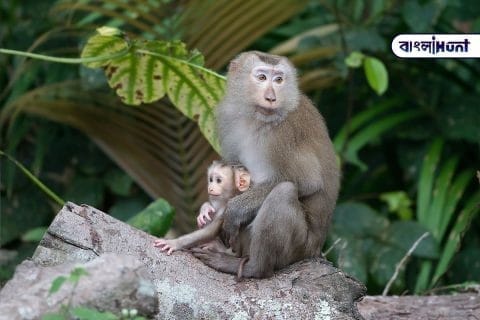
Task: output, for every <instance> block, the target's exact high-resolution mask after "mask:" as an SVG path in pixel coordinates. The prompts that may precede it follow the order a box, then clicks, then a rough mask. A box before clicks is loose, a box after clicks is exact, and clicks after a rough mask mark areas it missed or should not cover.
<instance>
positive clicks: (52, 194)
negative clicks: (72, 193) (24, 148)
mask: <svg viewBox="0 0 480 320" xmlns="http://www.w3.org/2000/svg"><path fill="white" fill-rule="evenodd" d="M0 156H5V157H6V158H7V159H8V160H10V161H12V162H13V163H14V164H15V165H16V166H17V167H18V168H19V169H20V170H21V171H22V172H23V173H24V174H25V175H26V176H27V178H29V179H30V180H31V181H32V182H33V183H34V184H35V185H36V186H37V187H39V188H40V190H42V191H43V192H44V193H45V194H46V195H47V196H48V197H50V199H52V200H53V201H55V202H56V203H58V204H59V205H61V206H63V205H64V204H65V201H64V200H62V198H60V197H59V196H57V195H56V194H55V192H53V191H52V190H50V189H49V188H48V187H47V186H46V185H44V184H43V183H42V182H41V181H40V180H39V179H38V178H37V177H35V176H34V175H33V174H32V173H31V172H30V171H29V170H28V169H27V168H25V167H24V166H23V165H22V164H21V163H20V162H18V161H17V160H15V159H14V158H13V157H12V156H10V155H8V154H6V153H5V152H3V151H2V150H0Z"/></svg>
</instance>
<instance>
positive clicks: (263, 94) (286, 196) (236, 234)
mask: <svg viewBox="0 0 480 320" xmlns="http://www.w3.org/2000/svg"><path fill="white" fill-rule="evenodd" d="M217 127H218V134H219V138H220V145H221V148H222V153H223V154H222V156H223V157H224V159H225V160H226V161H229V162H240V163H242V164H243V165H244V166H245V167H246V168H247V170H248V171H249V172H250V174H251V180H252V183H253V187H251V188H250V189H248V190H247V191H245V192H244V193H243V194H241V195H238V196H236V197H234V198H232V199H231V200H229V202H228V205H227V209H226V210H225V212H224V219H225V220H224V224H223V229H224V231H225V233H226V236H227V239H228V240H229V242H230V244H231V245H232V247H233V248H234V251H235V252H236V253H237V255H238V256H240V257H235V256H231V255H227V254H225V253H221V252H212V251H208V250H202V249H200V248H196V249H194V250H193V253H194V255H195V256H196V257H197V258H199V259H200V260H202V261H203V262H204V263H205V264H207V265H209V266H210V267H212V268H214V269H216V270H218V271H222V272H226V273H231V274H237V271H238V270H240V271H242V267H243V271H242V273H243V276H244V277H254V278H264V277H269V276H271V275H272V274H273V272H274V270H277V269H280V268H282V267H285V266H287V265H289V264H291V263H293V262H295V261H298V260H301V259H304V258H308V257H314V256H319V255H320V254H321V252H320V250H321V248H322V246H323V243H324V242H325V238H326V235H327V231H328V227H329V225H330V221H331V216H332V212H333V210H334V208H335V203H336V200H337V196H338V190H339V185H340V181H339V180H340V172H339V168H338V166H337V160H336V156H335V152H334V149H333V146H332V142H331V140H330V138H329V135H328V131H327V128H326V125H325V123H324V120H323V118H322V116H321V115H320V114H319V112H318V111H317V109H316V108H315V107H314V106H313V105H312V103H311V102H310V100H309V99H308V98H307V97H306V96H305V95H303V94H302V93H301V92H300V90H299V88H298V84H297V77H296V70H295V68H294V67H293V65H292V64H291V63H290V62H289V61H288V59H287V58H284V57H280V56H275V55H269V54H265V53H261V52H257V51H253V52H245V53H242V54H240V55H239V56H238V57H237V58H236V59H234V60H233V61H232V62H231V63H230V66H229V70H228V74H227V91H226V95H225V97H224V99H223V101H222V102H221V103H220V105H219V106H218V108H217ZM241 257H248V258H249V259H248V261H247V262H246V263H245V264H244V265H243V262H244V261H245V259H242V258H241Z"/></svg>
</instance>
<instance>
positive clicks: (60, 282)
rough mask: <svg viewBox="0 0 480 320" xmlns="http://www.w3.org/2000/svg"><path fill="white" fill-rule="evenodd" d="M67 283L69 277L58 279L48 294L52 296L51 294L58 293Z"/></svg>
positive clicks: (54, 281) (53, 282)
mask: <svg viewBox="0 0 480 320" xmlns="http://www.w3.org/2000/svg"><path fill="white" fill-rule="evenodd" d="M65 281H67V277H65V276H60V277H56V278H55V279H54V280H53V281H52V285H51V286H50V290H49V291H48V294H49V295H50V294H53V293H56V292H57V291H58V290H60V288H61V287H62V285H63V284H64V283H65Z"/></svg>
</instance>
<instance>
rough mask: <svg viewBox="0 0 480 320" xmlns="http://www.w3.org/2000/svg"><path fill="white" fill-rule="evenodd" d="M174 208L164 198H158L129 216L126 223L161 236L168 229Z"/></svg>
mask: <svg viewBox="0 0 480 320" xmlns="http://www.w3.org/2000/svg"><path fill="white" fill-rule="evenodd" d="M174 215H175V209H174V208H173V207H172V206H171V205H170V204H169V203H168V202H167V201H165V200H164V199H158V200H156V201H154V202H153V203H151V204H150V205H149V206H148V207H146V208H145V209H144V210H142V211H141V212H139V213H138V214H136V215H135V216H133V217H132V218H130V220H128V223H129V224H130V225H132V226H134V227H136V228H139V229H141V230H143V231H146V232H148V233H150V234H151V235H154V236H158V237H162V236H164V235H165V233H167V231H168V229H170V225H171V224H172V220H173V216H174Z"/></svg>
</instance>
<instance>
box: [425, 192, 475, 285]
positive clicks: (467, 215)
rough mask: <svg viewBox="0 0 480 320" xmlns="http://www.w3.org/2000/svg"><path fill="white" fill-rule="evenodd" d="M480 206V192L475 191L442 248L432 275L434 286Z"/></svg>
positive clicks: (446, 268)
mask: <svg viewBox="0 0 480 320" xmlns="http://www.w3.org/2000/svg"><path fill="white" fill-rule="evenodd" d="M479 204H480V191H477V192H476V193H475V194H474V195H473V196H472V197H470V198H469V199H468V201H467V203H466V205H465V207H464V208H463V210H462V211H460V214H459V215H458V218H457V220H456V221H455V224H454V226H453V228H452V231H451V232H450V234H449V236H448V238H447V242H446V244H445V247H444V248H443V251H442V255H441V257H440V260H439V261H438V264H437V266H436V269H435V273H434V275H433V279H432V283H433V284H435V283H436V282H437V281H438V280H439V279H440V277H441V276H442V275H443V274H444V273H445V272H446V271H447V270H448V266H449V265H450V263H451V261H452V258H453V256H454V255H455V252H456V251H457V250H458V248H459V246H460V241H461V239H462V237H463V234H464V233H465V231H466V230H467V228H468V226H469V225H470V223H471V221H472V219H473V218H474V217H475V216H476V215H477V214H478V212H479V211H480V208H479Z"/></svg>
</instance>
